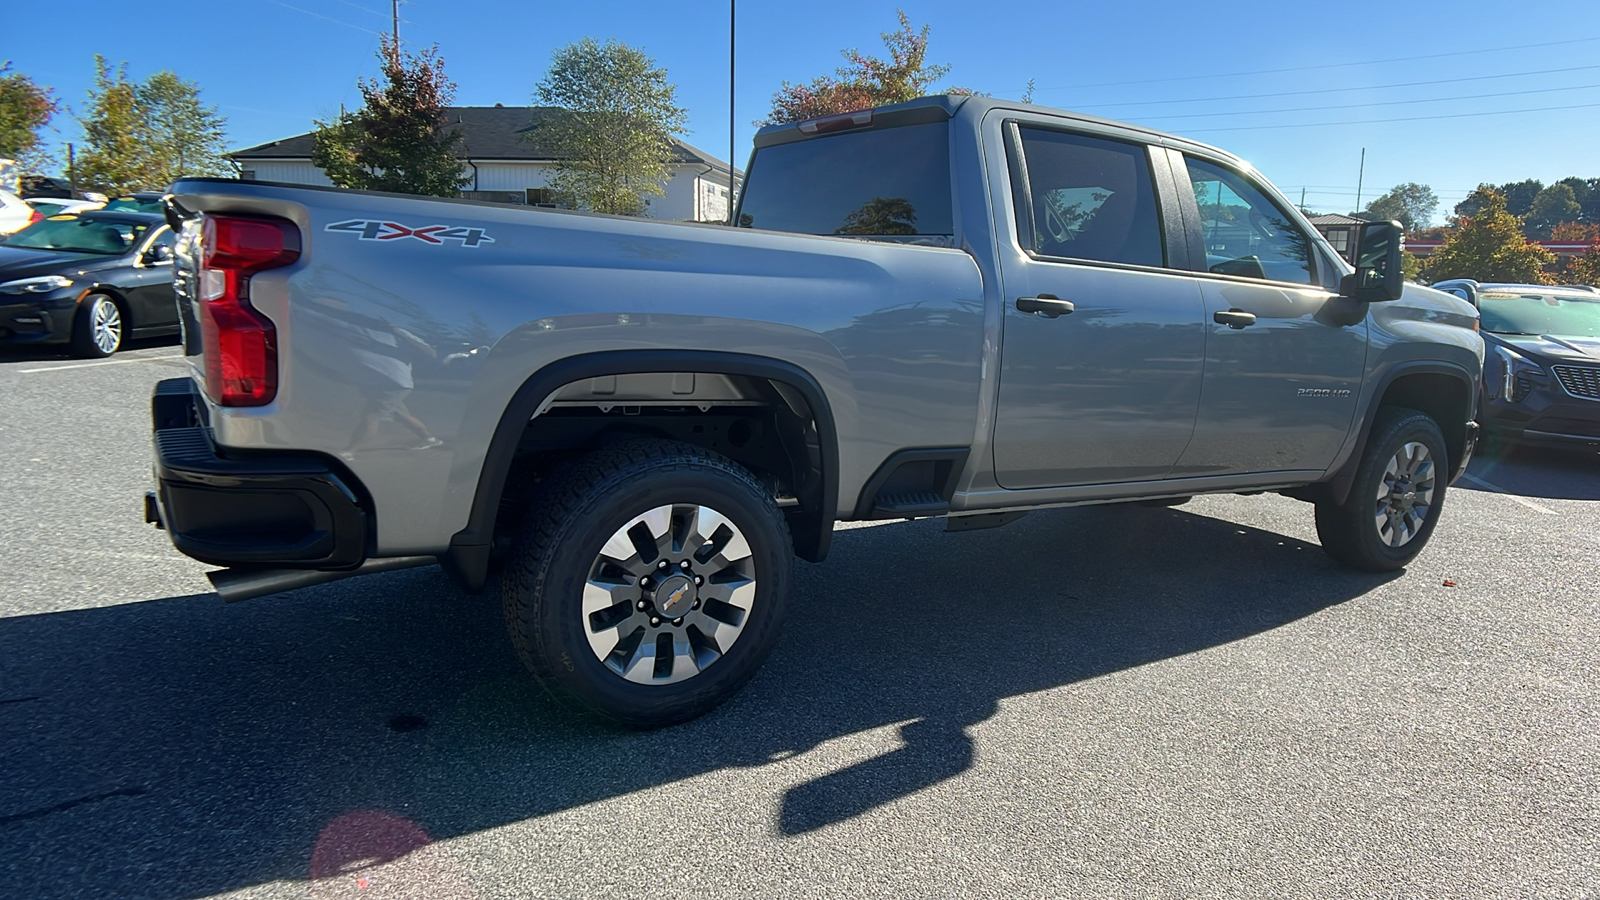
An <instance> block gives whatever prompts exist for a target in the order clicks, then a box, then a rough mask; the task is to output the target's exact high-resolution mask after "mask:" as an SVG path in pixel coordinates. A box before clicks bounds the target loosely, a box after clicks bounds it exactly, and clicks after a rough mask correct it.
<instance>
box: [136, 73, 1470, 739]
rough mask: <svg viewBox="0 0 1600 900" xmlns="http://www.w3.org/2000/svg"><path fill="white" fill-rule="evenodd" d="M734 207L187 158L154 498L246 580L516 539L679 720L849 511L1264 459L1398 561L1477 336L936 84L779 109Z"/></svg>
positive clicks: (559, 625)
mask: <svg viewBox="0 0 1600 900" xmlns="http://www.w3.org/2000/svg"><path fill="white" fill-rule="evenodd" d="M755 146H756V149H755V152H754V155H753V156H752V158H751V163H750V167H749V176H748V181H747V185H746V187H745V189H744V191H743V193H742V196H741V197H740V200H739V205H738V208H737V210H736V224H737V227H724V226H717V225H695V224H674V223H662V222H652V221H645V220H640V219H629V218H618V217H611V216H602V215H592V214H587V213H581V212H567V211H560V210H545V209H527V208H518V207H511V206H503V205H496V204H486V203H477V202H467V201H457V200H438V199H427V198H418V197H406V196H395V195H385V194H371V193H360V192H353V191H340V190H330V189H320V188H310V187H297V186H289V185H274V184H261V183H252V182H235V181H224V180H209V179H190V180H184V181H181V182H179V183H178V184H176V185H175V186H174V187H173V189H172V193H171V196H170V197H169V198H168V215H169V220H170V221H172V222H173V224H174V226H175V229H176V230H178V231H179V232H180V238H179V240H178V242H177V246H176V248H175V252H176V257H177V267H176V270H175V289H176V292H177V296H178V304H179V308H180V312H181V315H182V319H183V323H184V346H185V351H186V353H187V355H188V359H189V361H190V363H191V365H192V369H193V375H192V377H190V378H183V379H175V380H170V381H165V382H162V383H161V384H160V385H159V386H158V387H157V388H156V392H155V396H154V397H153V400H152V409H153V418H154V428H155V476H156V481H157V486H156V490H155V491H153V492H152V493H151V494H150V495H149V496H148V497H147V498H146V515H147V517H148V518H149V519H150V520H151V521H152V522H154V523H156V524H157V525H158V526H161V527H164V528H165V529H166V530H167V531H168V533H169V534H170V535H171V537H172V540H173V543H174V544H175V545H176V546H177V548H178V549H179V550H181V551H182V552H184V553H186V554H188V555H190V556H192V557H194V558H196V559H199V560H202V561H204V562H207V563H211V564H215V565H218V566H224V567H228V568H226V569H225V570H224V571H221V572H215V573H213V581H214V582H215V583H216V585H217V587H218V590H219V593H221V594H222V595H223V596H224V597H225V598H229V599H240V598H244V597H249V596H258V595H261V594H266V593H272V592H274V591H278V590H283V589H287V588H291V587H296V586H300V585H305V584H312V583H316V582H320V581H330V580H333V579H336V578H341V577H346V576H350V575H358V574H363V573H368V572H373V571H377V570H382V569H388V568H397V567H403V566H409V565H421V564H432V563H438V564H441V565H442V566H443V567H444V568H445V569H446V570H447V571H448V572H450V573H451V574H452V575H453V576H454V577H455V578H456V579H457V580H458V581H459V582H460V584H461V585H462V586H463V587H464V588H466V589H467V590H469V591H479V590H482V589H483V588H484V586H485V585H486V583H487V582H488V581H489V579H490V577H491V574H492V573H495V572H498V573H499V583H500V590H501V592H502V594H503V598H504V606H505V615H506V622H507V625H508V627H509V630H510V634H511V639H512V641H513V643H514V644H515V647H516V649H517V651H518V653H519V654H520V655H521V657H522V659H523V660H524V661H525V662H526V664H527V666H528V667H529V669H530V670H531V671H532V672H533V674H534V675H535V676H536V677H537V678H538V679H539V681H540V682H541V683H542V684H544V685H545V686H546V687H547V688H548V689H549V690H550V691H551V693H552V694H554V695H555V696H556V697H558V698H560V699H562V700H563V701H566V702H568V703H571V704H573V705H575V706H576V707H578V708H580V709H584V710H588V711H590V712H593V713H597V714H599V715H601V716H603V717H606V718H609V719H611V720H613V721H616V722H620V723H623V724H626V725H632V726H638V727H650V726H658V725H664V724H669V723H673V722H678V721H682V720H685V719H687V718H689V717H692V716H695V715H697V714H699V713H701V712H704V711H705V710H707V709H709V708H711V707H712V706H714V705H715V704H717V703H718V702H720V701H721V700H723V699H725V698H726V697H728V696H729V695H730V694H732V693H733V692H734V691H736V690H737V689H738V688H739V687H740V686H741V685H742V684H743V683H744V682H745V681H746V680H748V679H749V678H750V677H751V675H752V674H753V673H754V672H755V671H756V669H757V668H758V667H759V666H760V664H761V662H762V660H763V659H764V658H765V657H766V655H767V654H768V652H769V651H770V650H771V649H772V647H773V645H774V643H775V641H776V639H777V636H778V633H779V627H780V623H781V620H782V615H783V607H784V604H785V600H786V596H787V595H788V594H789V592H790V590H791V584H792V581H793V578H792V573H793V565H794V563H793V558H794V556H795V555H798V556H800V557H801V558H803V559H807V560H811V561H815V562H820V561H822V559H823V558H824V557H825V556H826V555H827V552H828V543H829V539H830V537H831V535H832V532H833V528H834V523H835V522H837V521H840V520H862V519H888V518H915V517H924V516H943V517H946V519H947V527H948V529H949V530H951V531H961V530H966V529H975V528H987V527H993V526H997V525H1002V524H1004V523H1006V522H1008V521H1010V520H1012V519H1014V518H1016V517H1017V516H1020V515H1022V514H1024V513H1025V512H1026V511H1027V510H1032V509H1039V508H1044V507H1059V506H1071V505H1078V504H1094V503H1114V502H1126V501H1138V502H1145V503H1161V504H1174V503H1180V502H1182V501H1183V500H1185V499H1187V498H1189V497H1191V496H1193V495H1195V494H1203V493H1220V492H1240V493H1257V492H1264V491H1275V492H1279V493H1282V494H1287V495H1289V496H1291V497H1295V498H1298V499H1301V500H1305V501H1308V502H1310V503H1312V504H1313V505H1314V507H1315V510H1316V524H1317V530H1318V534H1319V535H1320V536H1321V540H1322V544H1323V546H1324V548H1325V549H1326V550H1327V552H1328V553H1329V554H1330V555H1332V556H1333V557H1334V558H1336V559H1338V560H1340V561H1341V562H1344V563H1346V564H1349V565H1351V566H1355V567H1357V568H1361V569H1368V570H1390V569H1397V568H1399V567H1401V566H1403V565H1405V564H1406V563H1407V562H1408V561H1410V560H1411V559H1412V558H1413V557H1414V556H1415V555H1416V554H1417V553H1418V552H1420V551H1421V549H1422V548H1423V545H1424V544H1425V543H1426V542H1427V540H1428V537H1429V535H1430V534H1431V533H1432V531H1433V528H1434V526H1435V525H1436V523H1437V522H1438V519H1439V515H1440V512H1441V509H1442V505H1443V501H1444V497H1445V488H1446V485H1447V484H1449V483H1450V482H1451V481H1453V480H1454V478H1455V477H1456V476H1458V475H1459V474H1460V473H1461V471H1462V470H1463V469H1464V468H1465V466H1466V463H1467V460H1468V457H1469V456H1470V455H1471V452H1472V447H1473V442H1474V432H1473V428H1474V426H1473V425H1472V419H1473V412H1474V403H1475V398H1476V397H1477V396H1478V381H1479V373H1480V372H1481V365H1482V357H1483V342H1482V340H1481V339H1480V338H1479V336H1478V333H1477V318H1476V313H1475V311H1474V310H1473V308H1472V307H1471V306H1470V305H1469V304H1467V303H1466V302H1464V301H1462V300H1460V299H1458V298H1456V297H1452V296H1449V295H1445V294H1441V293H1439V292H1435V291H1431V290H1428V289H1426V288H1419V287H1417V286H1415V285H1409V284H1408V285H1403V286H1402V284H1401V281H1400V266H1399V259H1400V256H1399V254H1400V249H1401V244H1400V240H1401V236H1400V233H1399V228H1398V226H1396V225H1393V224H1392V223H1370V224H1368V225H1367V226H1366V227H1365V229H1364V231H1363V233H1362V234H1361V236H1360V240H1359V241H1358V243H1357V246H1356V248H1355V252H1354V253H1352V260H1353V261H1354V262H1355V263H1357V265H1354V266H1353V265H1351V264H1350V263H1349V262H1347V261H1346V260H1345V259H1342V258H1341V257H1340V256H1339V254H1337V253H1335V252H1334V250H1333V249H1332V248H1331V247H1330V246H1329V245H1328V244H1327V243H1326V242H1325V241H1324V240H1323V239H1322V238H1321V236H1320V235H1318V233H1317V232H1316V231H1315V230H1314V229H1312V228H1311V227H1310V226H1309V225H1308V224H1307V223H1306V221H1305V219H1304V218H1303V217H1302V216H1301V214H1300V213H1299V212H1298V211H1297V210H1296V209H1295V208H1294V206H1293V205H1292V204H1290V203H1289V202H1287V201H1286V200H1285V199H1284V198H1283V196H1282V195H1281V194H1279V193H1278V192H1277V191H1276V190H1275V189H1274V188H1273V187H1272V186H1271V185H1269V184H1268V183H1267V182H1266V181H1265V180H1264V179H1262V178H1261V177H1260V176H1259V175H1257V174H1256V173H1255V172H1254V171H1253V170H1252V169H1251V168H1250V166H1248V165H1247V164H1245V163H1243V162H1242V161H1240V160H1238V159H1236V158H1234V157H1232V156H1230V155H1228V154H1226V153H1223V152H1221V151H1219V150H1216V149H1214V148H1212V147H1208V146H1205V145H1202V144H1198V143H1195V142H1193V141H1188V140H1184V139H1182V138H1178V137H1173V136H1170V135H1164V134H1157V133H1153V132H1150V131H1147V130H1144V129H1141V128H1136V127H1132V126H1129V125H1125V124H1119V123H1117V122H1111V121H1106V120H1102V119H1096V118H1092V117H1088V116H1082V115H1077V114H1074V113H1067V112H1061V111H1057V110H1050V109H1042V108H1039V107H1033V106H1026V105H1021V104H1015V103H1008V102H1004V101H998V100H990V99H985V98H978V97H931V98H924V99H922V100H918V101H914V102H911V103H906V104H900V105H896V106H890V107H883V108H879V109H875V110H871V111H868V112H861V113H854V114H848V115H843V116H835V117H831V118H826V119H818V120H811V121H806V122H800V123H797V124H790V125H782V126H772V127H768V128H764V129H762V130H761V132H760V133H759V134H758V135H757V137H756V140H755Z"/></svg>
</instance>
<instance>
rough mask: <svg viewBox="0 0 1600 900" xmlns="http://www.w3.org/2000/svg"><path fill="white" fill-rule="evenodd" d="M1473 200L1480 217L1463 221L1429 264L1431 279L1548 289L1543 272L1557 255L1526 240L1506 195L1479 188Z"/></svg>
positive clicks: (1546, 276) (1435, 253) (1467, 217)
mask: <svg viewBox="0 0 1600 900" xmlns="http://www.w3.org/2000/svg"><path fill="white" fill-rule="evenodd" d="M1469 199H1471V200H1473V201H1474V206H1475V207H1476V208H1477V210H1478V212H1477V213H1476V214H1474V215H1471V216H1466V217H1463V218H1461V219H1460V222H1459V224H1460V227H1458V228H1457V229H1456V232H1455V233H1454V234H1453V235H1451V236H1450V237H1449V238H1448V239H1446V240H1445V243H1444V246H1442V247H1440V248H1439V249H1438V250H1436V251H1435V252H1434V254H1433V255H1432V256H1431V257H1429V259H1428V276H1429V277H1430V278H1432V279H1433V280H1435V281H1440V280H1443V279H1446V278H1473V279H1477V280H1478V281H1506V282H1513V283H1518V284H1549V283H1550V281H1551V279H1550V276H1549V275H1547V274H1546V273H1545V271H1544V267H1545V266H1548V265H1550V264H1551V263H1552V262H1554V261H1555V256H1554V255H1553V254H1551V253H1550V251H1548V250H1545V249H1544V248H1543V247H1540V246H1539V245H1538V244H1535V243H1532V242H1531V241H1529V240H1528V239H1527V238H1526V237H1523V235H1522V223H1521V222H1520V221H1518V219H1517V217H1516V216H1513V215H1512V214H1511V213H1509V212H1507V211H1506V198H1505V195H1504V194H1501V193H1500V192H1499V191H1497V190H1495V189H1494V188H1492V187H1490V186H1489V185H1480V186H1479V187H1478V189H1477V190H1476V191H1474V192H1473V193H1472V197H1470V198H1469Z"/></svg>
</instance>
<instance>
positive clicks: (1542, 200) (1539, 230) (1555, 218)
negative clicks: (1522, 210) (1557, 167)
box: [1523, 182, 1583, 239]
mask: <svg viewBox="0 0 1600 900" xmlns="http://www.w3.org/2000/svg"><path fill="white" fill-rule="evenodd" d="M1582 213H1583V207H1582V206H1581V205H1579V203H1578V197H1577V194H1576V192H1574V191H1573V190H1572V186H1571V185H1569V184H1562V183H1561V182H1557V183H1555V184H1552V185H1550V186H1549V187H1547V188H1545V189H1544V190H1542V191H1540V192H1539V194H1538V196H1536V197H1534V198H1533V203H1532V204H1530V205H1529V206H1528V215H1527V218H1526V219H1525V220H1524V222H1523V231H1524V233H1526V234H1527V235H1528V237H1531V238H1535V239H1543V238H1548V237H1550V231H1551V229H1553V228H1555V227H1556V226H1557V225H1560V224H1561V223H1562V222H1576V221H1577V220H1578V216H1580V215H1581V214H1582Z"/></svg>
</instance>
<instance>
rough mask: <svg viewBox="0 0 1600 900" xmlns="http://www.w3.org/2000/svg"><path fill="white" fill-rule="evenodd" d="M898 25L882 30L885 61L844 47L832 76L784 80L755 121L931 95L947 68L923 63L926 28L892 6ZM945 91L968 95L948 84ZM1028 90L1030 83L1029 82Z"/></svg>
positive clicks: (834, 112) (808, 116) (790, 118)
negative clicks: (761, 117) (769, 109)
mask: <svg viewBox="0 0 1600 900" xmlns="http://www.w3.org/2000/svg"><path fill="white" fill-rule="evenodd" d="M895 15H897V16H899V18H900V27H899V29H897V30H895V31H885V32H883V33H882V35H881V37H882V38H883V45H884V48H885V49H887V50H888V51H889V58H888V59H879V58H878V57H876V56H868V55H867V54H865V53H862V52H861V51H859V50H855V49H850V50H845V51H843V53H844V58H845V61H846V63H847V64H846V65H844V66H840V67H839V69H838V70H836V71H835V72H834V74H833V75H823V76H821V77H819V78H814V79H812V80H811V81H809V82H807V83H805V84H794V83H792V82H788V81H785V82H783V85H782V87H780V88H779V89H778V92H777V93H776V94H773V95H772V113H771V114H770V115H768V116H767V118H766V119H764V120H762V121H760V122H757V123H756V124H758V125H773V124H778V123H782V122H795V121H798V120H800V119H813V118H816V117H817V116H831V115H837V114H838V113H846V112H855V111H857V110H862V109H870V108H872V107H874V106H884V105H886V104H889V103H904V102H905V101H907V100H915V99H917V98H918V97H921V96H924V95H926V94H929V93H932V91H933V85H934V83H935V82H937V81H938V80H939V79H941V78H943V77H944V76H945V75H947V74H948V73H949V72H950V67H949V66H946V65H934V64H931V63H929V62H928V29H929V26H927V25H924V26H922V30H920V31H918V30H917V29H916V28H914V27H912V25H911V18H910V17H909V16H907V15H906V14H905V11H904V10H895ZM949 93H970V91H966V90H964V89H961V88H952V89H950V90H949ZM1029 93H1030V95H1031V93H1032V85H1031V83H1030V85H1029Z"/></svg>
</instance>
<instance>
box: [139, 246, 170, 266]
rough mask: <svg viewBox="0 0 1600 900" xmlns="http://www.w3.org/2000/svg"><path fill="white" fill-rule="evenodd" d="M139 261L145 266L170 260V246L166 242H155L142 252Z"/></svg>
mask: <svg viewBox="0 0 1600 900" xmlns="http://www.w3.org/2000/svg"><path fill="white" fill-rule="evenodd" d="M140 262H142V263H144V264H145V265H147V266H153V265H157V264H159V263H164V262H172V248H171V247H168V246H167V245H166V244H157V245H155V246H154V247H151V248H150V249H149V250H146V251H145V252H144V257H143V258H141V259H140Z"/></svg>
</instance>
